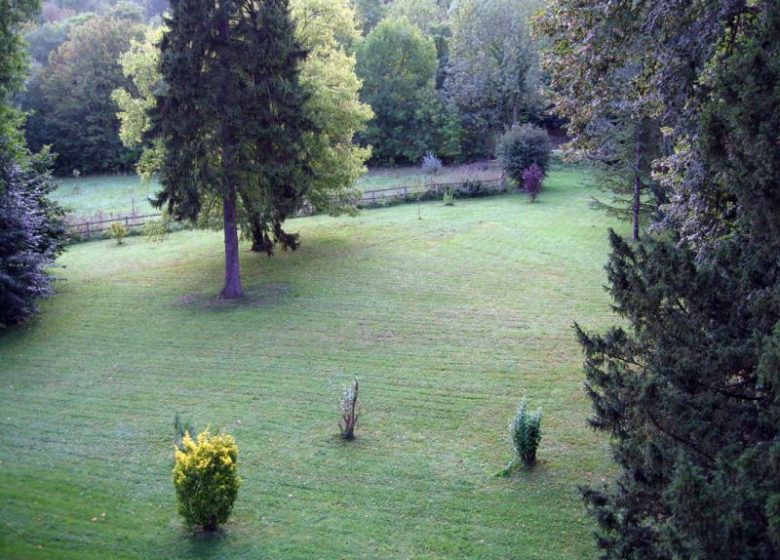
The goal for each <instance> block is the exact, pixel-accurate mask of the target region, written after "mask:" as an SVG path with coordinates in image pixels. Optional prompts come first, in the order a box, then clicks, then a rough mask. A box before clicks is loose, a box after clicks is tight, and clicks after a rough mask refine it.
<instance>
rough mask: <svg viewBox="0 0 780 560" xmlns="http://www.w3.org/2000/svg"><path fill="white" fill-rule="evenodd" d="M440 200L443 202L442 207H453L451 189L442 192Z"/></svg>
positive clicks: (453, 199) (453, 194)
mask: <svg viewBox="0 0 780 560" xmlns="http://www.w3.org/2000/svg"><path fill="white" fill-rule="evenodd" d="M441 199H442V202H444V206H455V193H454V192H453V191H452V189H451V188H447V189H445V190H444V195H442V198H441Z"/></svg>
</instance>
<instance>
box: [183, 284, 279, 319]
mask: <svg viewBox="0 0 780 560" xmlns="http://www.w3.org/2000/svg"><path fill="white" fill-rule="evenodd" d="M291 293H292V286H291V285H290V284H288V283H285V282H265V283H262V284H255V285H253V286H247V287H245V288H244V297H242V298H238V299H220V298H219V296H218V295H216V294H213V293H205V294H203V293H201V294H195V293H192V294H185V295H183V296H181V297H180V298H179V299H178V300H177V302H176V304H177V305H178V306H179V307H183V308H186V309H190V310H192V311H206V312H221V311H231V310H234V309H241V308H245V307H272V306H274V305H278V304H280V303H282V302H284V301H286V300H287V299H288V298H289V297H290V295H291Z"/></svg>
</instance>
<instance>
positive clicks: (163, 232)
mask: <svg viewBox="0 0 780 560" xmlns="http://www.w3.org/2000/svg"><path fill="white" fill-rule="evenodd" d="M143 232H144V235H145V236H146V239H147V240H148V241H150V242H152V243H154V242H162V241H165V238H166V237H168V234H169V233H170V232H171V220H170V218H169V217H168V216H165V217H163V218H162V219H161V220H150V221H148V222H146V223H145V224H144V227H143Z"/></svg>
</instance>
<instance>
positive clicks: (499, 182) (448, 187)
mask: <svg viewBox="0 0 780 560" xmlns="http://www.w3.org/2000/svg"><path fill="white" fill-rule="evenodd" d="M447 191H450V192H452V193H453V194H454V195H455V196H456V197H457V196H464V197H475V196H487V195H490V194H498V193H503V192H506V181H505V180H504V177H503V176H502V177H498V178H494V179H486V180H485V179H473V180H464V181H459V182H456V183H429V184H426V185H422V186H419V187H390V188H387V189H378V190H374V191H366V192H364V193H363V194H362V195H361V196H360V198H359V199H357V200H356V201H355V204H356V206H357V207H358V208H371V207H376V206H385V205H388V204H397V203H402V202H416V201H421V200H433V199H435V198H441V197H442V195H443V194H444V193H445V192H447ZM304 214H305V212H304ZM161 217H162V214H160V213H157V214H142V215H137V214H131V215H128V216H117V217H115V218H104V219H99V220H82V219H72V218H71V219H70V220H69V221H68V224H67V227H68V233H69V234H70V236H71V237H76V238H81V239H90V238H92V237H95V236H99V235H102V234H103V233H104V232H105V231H107V230H109V229H110V228H111V224H113V223H116V222H119V223H122V224H124V226H125V227H126V228H127V229H128V230H132V229H134V228H139V227H142V226H143V225H144V224H146V223H147V222H149V221H151V220H155V219H159V218H161Z"/></svg>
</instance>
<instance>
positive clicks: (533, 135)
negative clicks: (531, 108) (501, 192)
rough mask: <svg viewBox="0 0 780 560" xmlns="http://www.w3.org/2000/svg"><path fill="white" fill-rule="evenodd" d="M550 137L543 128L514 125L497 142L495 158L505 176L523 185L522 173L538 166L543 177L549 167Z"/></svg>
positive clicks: (529, 125)
mask: <svg viewBox="0 0 780 560" xmlns="http://www.w3.org/2000/svg"><path fill="white" fill-rule="evenodd" d="M550 152H551V147H550V137H549V136H548V135H547V132H546V131H545V130H544V129H543V128H539V127H537V126H533V125H531V124H524V125H522V126H520V125H514V126H513V127H512V128H510V129H509V130H507V131H506V132H505V133H504V135H503V136H501V138H500V139H499V141H498V145H497V146H496V156H497V157H498V159H499V161H500V162H501V167H502V168H503V169H504V171H505V172H506V174H507V175H508V176H509V177H511V178H512V179H514V180H515V181H517V183H518V184H519V185H522V184H523V172H524V171H525V170H526V169H528V168H529V167H531V166H532V165H538V166H539V168H540V169H541V171H542V174H543V175H546V174H547V168H548V167H549V166H550Z"/></svg>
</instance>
